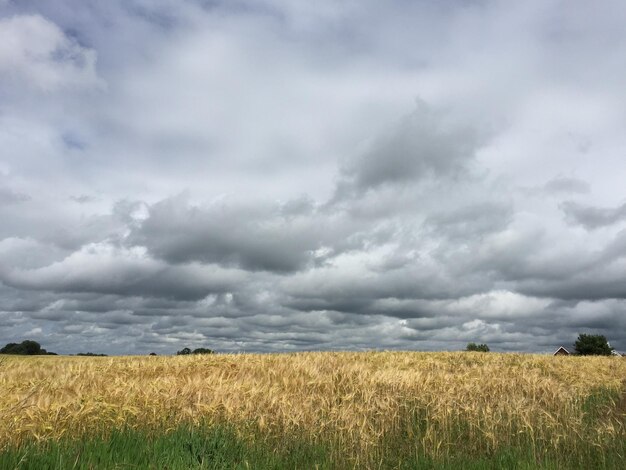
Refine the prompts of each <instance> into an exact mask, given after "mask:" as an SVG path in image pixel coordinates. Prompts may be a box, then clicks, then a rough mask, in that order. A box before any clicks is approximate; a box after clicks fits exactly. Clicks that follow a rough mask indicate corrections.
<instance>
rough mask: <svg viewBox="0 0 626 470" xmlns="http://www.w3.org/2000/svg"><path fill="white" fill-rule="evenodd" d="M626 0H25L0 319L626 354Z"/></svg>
mask: <svg viewBox="0 0 626 470" xmlns="http://www.w3.org/2000/svg"><path fill="white" fill-rule="evenodd" d="M624 21H626V3H624V2H623V1H622V0H606V1H602V2H600V4H598V3H597V2H588V1H585V0H569V1H565V0H562V1H556V0H535V1H525V2H511V1H489V0H456V1H455V0H445V1H441V2H433V1H427V0H423V1H408V0H394V1H388V2H380V1H376V0H346V1H339V0H321V1H316V2H309V1H302V2H294V1H291V0H257V1H252V0H250V1H248V0H231V1H221V0H184V1H183V0H110V1H106V2H101V1H96V0H92V1H86V0H19V1H18V0H0V343H2V344H5V343H7V342H10V341H21V340H23V339H27V338H28V339H34V340H37V341H39V342H41V343H42V345H43V347H46V348H47V349H49V350H52V351H56V352H59V353H76V352H81V351H82V352H85V351H94V352H104V353H109V354H146V353H148V352H150V351H154V352H157V353H173V352H175V351H176V350H178V349H181V348H183V347H185V346H189V347H192V348H194V347H200V346H204V347H211V348H213V349H216V350H218V351H293V350H311V349H313V350H337V349H351V350H362V349H374V348H376V349H410V350H457V349H462V348H464V346H465V345H466V344H467V343H468V342H470V341H474V342H485V343H487V344H489V346H490V347H491V349H492V350H497V351H535V352H547V351H553V350H555V349H556V348H557V347H558V346H559V345H561V344H563V345H565V346H569V345H571V344H572V343H573V341H574V340H575V339H576V337H577V335H578V333H581V332H586V333H600V334H605V335H606V336H607V337H608V338H609V340H610V341H611V344H612V345H613V346H615V347H616V348H617V349H622V350H626V189H625V188H626V184H625V181H626V132H625V131H626V87H624V83H626V29H624Z"/></svg>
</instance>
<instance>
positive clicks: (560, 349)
mask: <svg viewBox="0 0 626 470" xmlns="http://www.w3.org/2000/svg"><path fill="white" fill-rule="evenodd" d="M560 351H565V352H566V353H567V354H571V353H570V352H569V351H568V350H567V349H565V348H564V347H563V346H560V347H559V349H557V350H556V351H554V353H553V354H552V355H553V356H556V355H557V353H559V352H560Z"/></svg>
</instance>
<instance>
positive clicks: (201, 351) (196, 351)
mask: <svg viewBox="0 0 626 470" xmlns="http://www.w3.org/2000/svg"><path fill="white" fill-rule="evenodd" d="M214 352H215V351H213V350H212V349H207V348H197V349H194V350H193V352H192V353H191V354H213V353H214Z"/></svg>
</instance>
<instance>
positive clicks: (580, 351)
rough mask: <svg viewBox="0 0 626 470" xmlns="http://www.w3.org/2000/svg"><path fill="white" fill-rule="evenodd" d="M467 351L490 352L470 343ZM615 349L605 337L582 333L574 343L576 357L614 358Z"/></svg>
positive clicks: (486, 347) (481, 345) (485, 348)
mask: <svg viewBox="0 0 626 470" xmlns="http://www.w3.org/2000/svg"><path fill="white" fill-rule="evenodd" d="M465 350H466V351H473V352H489V346H487V345H486V344H476V343H468V344H467V347H466V348H465ZM613 354H615V348H612V347H611V345H610V344H609V342H608V340H607V339H606V336H604V335H590V334H584V333H581V334H580V335H578V339H577V340H576V342H575V343H574V355H576V356H612V355H613Z"/></svg>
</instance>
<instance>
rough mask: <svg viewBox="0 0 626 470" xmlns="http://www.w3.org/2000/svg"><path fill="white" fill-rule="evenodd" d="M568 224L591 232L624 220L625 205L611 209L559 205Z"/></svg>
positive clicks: (625, 218)
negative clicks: (579, 226) (580, 226)
mask: <svg viewBox="0 0 626 470" xmlns="http://www.w3.org/2000/svg"><path fill="white" fill-rule="evenodd" d="M561 210H562V211H563V212H564V213H565V217H566V219H567V220H568V222H570V223H572V224H578V225H582V226H583V227H585V228H586V229H588V230H593V229H597V228H601V227H606V226H609V225H614V224H617V223H618V222H621V221H623V220H626V203H624V204H622V205H620V206H617V207H612V208H606V207H594V206H587V205H583V204H579V203H576V202H573V201H566V202H564V203H562V204H561Z"/></svg>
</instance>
